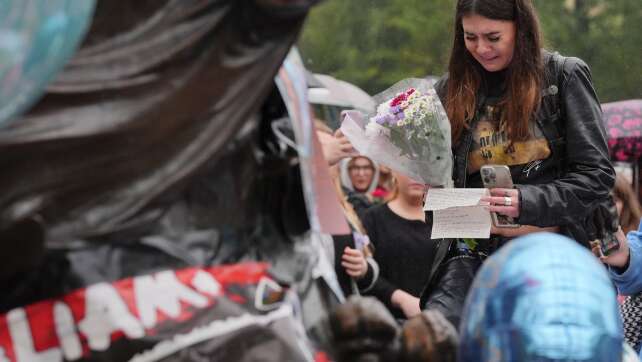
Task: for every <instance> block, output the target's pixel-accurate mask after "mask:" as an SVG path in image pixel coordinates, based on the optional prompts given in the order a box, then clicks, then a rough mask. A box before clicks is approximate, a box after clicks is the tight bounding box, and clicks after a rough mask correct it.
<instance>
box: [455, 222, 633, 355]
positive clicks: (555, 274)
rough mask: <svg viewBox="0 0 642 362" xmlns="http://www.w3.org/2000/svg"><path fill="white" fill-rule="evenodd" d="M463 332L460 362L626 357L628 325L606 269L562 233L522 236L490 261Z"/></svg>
mask: <svg viewBox="0 0 642 362" xmlns="http://www.w3.org/2000/svg"><path fill="white" fill-rule="evenodd" d="M460 332H461V343H460V346H459V357H458V358H459V360H460V361H527V362H528V361H595V362H604V361H621V358H622V343H623V335H622V333H623V332H622V322H621V320H620V314H619V312H618V306H617V299H616V294H615V289H614V287H613V284H612V283H611V281H610V279H609V276H608V274H607V273H606V270H605V268H604V267H603V266H602V265H601V264H600V263H599V262H598V260H597V258H595V257H594V256H593V255H592V254H591V253H590V252H589V251H588V250H586V249H585V248H583V247H581V246H579V245H578V244H577V243H576V242H574V241H572V240H570V239H568V238H566V237H563V236H560V235H557V234H550V233H538V234H531V235H528V236H525V237H521V238H518V239H516V240H514V241H512V242H510V243H508V244H507V245H506V246H504V247H503V248H501V249H500V250H498V251H497V252H496V253H495V254H493V255H492V256H491V257H489V258H488V259H487V260H486V262H485V263H484V264H483V265H482V267H481V268H480V270H479V272H478V274H477V276H476V277H475V281H474V282H473V286H472V287H471V291H470V293H469V295H468V297H467V300H466V306H465V308H464V313H463V316H462V323H461V326H460Z"/></svg>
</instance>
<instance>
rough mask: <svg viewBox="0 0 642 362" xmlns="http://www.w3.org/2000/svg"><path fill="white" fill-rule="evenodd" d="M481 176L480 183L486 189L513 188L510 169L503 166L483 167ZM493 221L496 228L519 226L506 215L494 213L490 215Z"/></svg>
mask: <svg viewBox="0 0 642 362" xmlns="http://www.w3.org/2000/svg"><path fill="white" fill-rule="evenodd" d="M479 172H480V174H481V179H482V183H483V184H484V187H485V188H487V189H493V188H503V189H512V188H513V178H512V176H511V174H510V169H509V168H508V166H505V165H484V166H482V167H481V169H480V170H479ZM491 217H492V219H493V225H495V226H496V227H498V228H518V227H519V224H517V223H516V222H515V220H514V219H513V218H512V217H510V216H506V215H501V214H497V213H496V212H492V213H491Z"/></svg>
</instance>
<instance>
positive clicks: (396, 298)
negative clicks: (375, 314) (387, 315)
mask: <svg viewBox="0 0 642 362" xmlns="http://www.w3.org/2000/svg"><path fill="white" fill-rule="evenodd" d="M390 302H391V303H392V305H394V306H395V307H397V308H399V309H401V310H402V311H403V314H404V315H405V316H406V318H412V317H414V316H416V315H417V314H419V313H421V309H420V308H419V298H417V297H415V296H413V295H412V294H410V293H407V292H405V291H403V290H401V289H396V290H395V291H394V292H392V294H391V295H390Z"/></svg>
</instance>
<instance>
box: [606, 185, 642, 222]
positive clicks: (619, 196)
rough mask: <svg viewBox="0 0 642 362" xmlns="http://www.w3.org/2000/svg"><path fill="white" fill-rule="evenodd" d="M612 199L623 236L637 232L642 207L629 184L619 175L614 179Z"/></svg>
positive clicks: (641, 215)
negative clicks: (613, 199) (633, 231)
mask: <svg viewBox="0 0 642 362" xmlns="http://www.w3.org/2000/svg"><path fill="white" fill-rule="evenodd" d="M613 197H614V198H615V206H616V207H617V212H618V215H620V225H621V226H622V229H623V230H624V234H627V233H628V232H629V231H632V230H637V228H638V225H639V224H640V218H642V207H640V202H639V201H638V198H637V196H636V195H635V191H633V188H632V187H631V184H630V183H629V182H628V180H627V179H626V178H625V177H623V176H621V175H617V176H616V177H615V188H614V189H613Z"/></svg>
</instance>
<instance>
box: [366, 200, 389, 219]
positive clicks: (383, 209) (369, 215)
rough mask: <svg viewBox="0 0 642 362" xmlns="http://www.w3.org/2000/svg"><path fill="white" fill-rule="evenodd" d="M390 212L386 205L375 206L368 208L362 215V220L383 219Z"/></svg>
mask: <svg viewBox="0 0 642 362" xmlns="http://www.w3.org/2000/svg"><path fill="white" fill-rule="evenodd" d="M391 212H392V211H391V210H390V207H389V206H388V203H383V204H376V205H373V206H371V207H370V208H368V210H366V211H365V212H364V213H363V218H364V219H378V218H381V217H385V216H386V215H387V214H389V213H391ZM364 221H365V220H364Z"/></svg>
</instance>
